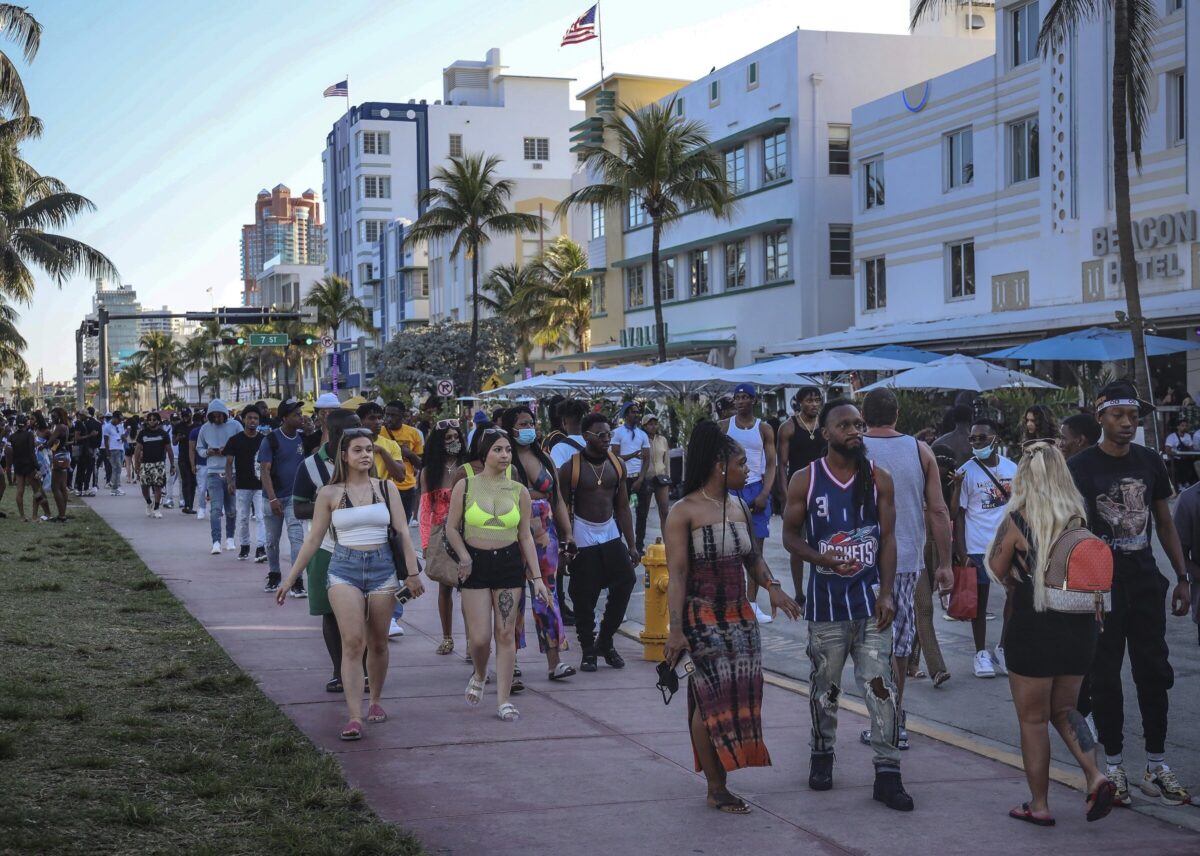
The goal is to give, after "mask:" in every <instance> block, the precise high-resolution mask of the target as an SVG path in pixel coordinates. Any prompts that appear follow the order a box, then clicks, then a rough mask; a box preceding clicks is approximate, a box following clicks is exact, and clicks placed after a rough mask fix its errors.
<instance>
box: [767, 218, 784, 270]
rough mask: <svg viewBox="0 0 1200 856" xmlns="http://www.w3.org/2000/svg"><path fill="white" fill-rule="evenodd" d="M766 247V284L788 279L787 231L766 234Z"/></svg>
mask: <svg viewBox="0 0 1200 856" xmlns="http://www.w3.org/2000/svg"><path fill="white" fill-rule="evenodd" d="M766 245H767V282H776V281H777V280H781V279H787V278H788V236H787V230H784V231H781V232H768V233H767V235H766Z"/></svg>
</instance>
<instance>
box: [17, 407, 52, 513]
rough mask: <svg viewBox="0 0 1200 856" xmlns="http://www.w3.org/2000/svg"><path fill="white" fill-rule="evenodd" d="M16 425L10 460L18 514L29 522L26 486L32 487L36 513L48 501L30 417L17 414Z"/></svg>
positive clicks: (34, 511)
mask: <svg viewBox="0 0 1200 856" xmlns="http://www.w3.org/2000/svg"><path fill="white" fill-rule="evenodd" d="M14 425H15V427H16V430H15V431H14V432H13V433H12V436H10V437H9V460H10V462H11V463H12V470H13V475H14V476H15V479H14V484H15V486H16V491H17V514H18V515H20V517H21V520H22V521H24V522H25V523H28V522H29V518H28V517H27V516H26V515H25V488H26V487H30V488H32V493H33V513H34V514H35V515H36V514H37V510H38V506H39V505H42V504H43V503H44V502H45V501H46V494H45V492H44V491H43V490H42V479H41V476H40V475H39V474H38V463H37V438H36V437H35V436H34V433H33V431H31V430H30V429H29V417H28V416H27V415H25V414H24V413H19V414H17V417H16V419H15V421H14Z"/></svg>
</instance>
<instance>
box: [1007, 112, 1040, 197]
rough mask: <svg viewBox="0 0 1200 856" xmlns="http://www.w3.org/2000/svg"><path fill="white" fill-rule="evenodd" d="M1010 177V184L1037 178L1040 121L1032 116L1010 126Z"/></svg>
mask: <svg viewBox="0 0 1200 856" xmlns="http://www.w3.org/2000/svg"><path fill="white" fill-rule="evenodd" d="M1008 150H1009V175H1008V183H1009V184H1016V183H1017V182H1018V181H1028V180H1029V179H1031V178H1037V177H1038V175H1039V174H1040V173H1039V170H1038V120H1037V117H1036V116H1030V117H1029V118H1027V119H1022V120H1021V121H1019V122H1013V123H1012V124H1011V125H1009V126H1008Z"/></svg>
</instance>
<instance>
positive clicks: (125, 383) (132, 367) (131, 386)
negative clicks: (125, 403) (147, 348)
mask: <svg viewBox="0 0 1200 856" xmlns="http://www.w3.org/2000/svg"><path fill="white" fill-rule="evenodd" d="M153 378H154V376H153V374H152V373H151V372H150V369H149V367H148V366H147V365H146V362H145V361H144V360H141V359H137V358H136V357H131V358H130V359H129V361H128V362H126V363H125V365H124V366H123V367H122V368H121V370H120V371H119V372H117V381H118V385H119V386H120V387H122V388H124V389H125V390H126V391H127V392H128V394H129V396H130V401H131V403H132V406H133V408H134V409H135V410H141V409H142V407H141V404H142V386H143V384H147V383H149V382H150V381H151V380H152V379H153Z"/></svg>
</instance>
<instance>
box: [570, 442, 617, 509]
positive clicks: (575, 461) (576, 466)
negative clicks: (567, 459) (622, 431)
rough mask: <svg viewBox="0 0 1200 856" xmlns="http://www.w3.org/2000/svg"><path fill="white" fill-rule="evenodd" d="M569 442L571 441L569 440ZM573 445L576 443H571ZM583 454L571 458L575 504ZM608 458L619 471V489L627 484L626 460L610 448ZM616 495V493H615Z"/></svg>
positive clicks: (572, 502)
mask: <svg viewBox="0 0 1200 856" xmlns="http://www.w3.org/2000/svg"><path fill="white" fill-rule="evenodd" d="M568 442H569V441H568ZM571 445H572V446H573V445H575V444H574V443H571ZM582 457H583V455H582V454H579V455H574V456H573V457H572V458H571V504H572V505H574V504H575V489H576V488H577V487H579V476H580V470H582V469H583V464H581V463H579V459H580V458H582ZM608 460H609V461H611V462H612V465H613V468H614V469H615V470H616V471H617V490H620V489H621V486H622V485H624V484H625V462H624V461H622V460H621V459H620V458H618V457H617V456H616V454H615V453H614V452H613V451H612V449H609V450H608ZM613 495H614V496H616V493H615V492H614V493H613Z"/></svg>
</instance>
